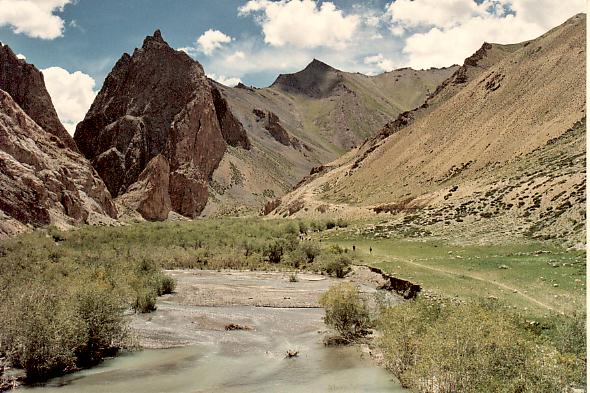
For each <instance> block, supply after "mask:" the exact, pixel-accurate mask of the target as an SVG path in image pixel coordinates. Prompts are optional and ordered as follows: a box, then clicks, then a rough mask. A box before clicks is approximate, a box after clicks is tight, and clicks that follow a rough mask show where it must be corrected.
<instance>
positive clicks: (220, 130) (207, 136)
mask: <svg viewBox="0 0 590 393" xmlns="http://www.w3.org/2000/svg"><path fill="white" fill-rule="evenodd" d="M74 139H75V141H76V143H77V144H78V147H79V149H80V151H81V152H82V153H83V154H84V155H85V156H86V157H87V158H88V159H90V160H91V161H92V164H93V165H94V167H95V168H96V170H97V171H98V173H99V174H100V176H101V177H102V178H103V179H104V181H105V183H106V185H107V187H108V188H109V191H110V192H111V194H113V195H114V196H120V195H123V194H125V193H127V192H131V191H133V192H134V193H135V194H137V190H138V189H143V190H145V192H146V193H156V194H158V195H161V194H162V193H163V192H167V193H168V195H169V199H170V203H171V204H170V207H171V209H172V210H174V211H175V212H177V213H180V214H182V215H184V216H187V217H195V216H197V215H199V213H200V212H201V211H202V210H203V208H204V206H205V204H206V203H207V199H208V181H209V179H210V178H211V175H212V173H213V171H214V170H215V169H216V168H217V166H218V165H219V162H220V161H221V159H222V157H223V155H224V153H225V150H226V147H227V144H229V145H232V146H240V147H242V148H245V149H249V148H250V141H249V140H248V137H247V135H246V132H245V130H244V128H243V127H242V125H241V123H240V122H239V121H238V120H237V119H236V118H235V117H234V116H233V114H232V113H231V111H230V110H229V108H228V105H227V102H226V101H225V99H224V98H223V97H222V96H221V95H220V94H219V92H218V91H217V90H216V88H215V87H214V86H213V85H212V84H211V83H210V81H209V80H208V79H207V77H206V75H205V73H204V71H203V68H202V67H201V65H200V64H199V63H198V62H196V61H194V60H193V59H191V58H190V57H189V56H188V55H187V54H186V53H184V52H181V51H176V50H174V49H172V48H171V47H170V46H169V45H168V44H167V43H166V42H165V41H164V39H163V38H162V36H161V34H160V32H159V31H156V32H155V33H154V35H153V36H148V37H146V39H145V40H144V42H143V46H142V47H141V48H140V49H136V50H135V51H134V53H133V55H131V56H129V55H128V54H124V55H123V56H122V57H121V59H120V60H119V61H118V62H117V64H116V65H115V67H114V68H113V70H112V71H111V73H110V74H109V76H108V77H107V79H106V81H105V83H104V85H103V88H102V89H101V91H100V92H99V94H98V96H97V97H96V100H95V101H94V103H93V104H92V107H91V108H90V111H89V112H88V113H87V115H86V117H85V119H84V120H83V121H82V122H81V123H80V124H79V125H78V127H77V129H76V133H75V136H74ZM158 155H162V159H164V160H165V161H166V163H167V165H168V167H169V180H168V182H163V181H159V182H157V187H147V188H146V187H143V188H142V187H138V186H134V183H135V182H137V181H140V180H141V179H140V175H141V178H142V179H143V180H145V178H147V177H150V176H152V177H154V178H160V177H161V174H154V175H149V174H148V173H144V171H145V170H154V171H155V170H161V169H162V167H163V165H162V163H160V165H153V166H148V163H149V162H150V161H151V160H153V159H154V158H155V157H156V156H158ZM143 180H141V181H143ZM161 187H167V190H164V191H163V190H162V189H161ZM145 198H148V199H149V196H147V195H146V196H145ZM135 199H137V196H136V197H135ZM122 200H125V198H122ZM155 200H161V198H156V199H155ZM152 210H153V209H152ZM156 210H158V209H156ZM140 212H141V210H140ZM142 214H143V215H144V218H147V219H162V218H163V217H164V216H165V214H163V211H159V213H158V214H144V213H142Z"/></svg>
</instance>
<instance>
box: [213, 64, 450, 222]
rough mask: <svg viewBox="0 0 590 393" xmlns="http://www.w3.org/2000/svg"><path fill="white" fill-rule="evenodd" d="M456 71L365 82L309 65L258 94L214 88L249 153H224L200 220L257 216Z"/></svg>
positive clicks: (405, 72)
mask: <svg viewBox="0 0 590 393" xmlns="http://www.w3.org/2000/svg"><path fill="white" fill-rule="evenodd" d="M457 68H458V67H449V68H445V69H430V70H419V71H415V70H411V69H401V70H396V71H392V72H389V73H384V74H381V75H377V76H367V75H362V74H352V73H346V72H342V71H339V70H336V69H334V68H332V67H330V66H328V65H326V64H324V63H322V62H320V61H318V60H314V61H313V62H312V63H310V64H309V65H308V66H307V67H306V68H305V69H304V70H302V71H300V72H298V73H295V74H288V75H281V76H279V77H278V78H277V80H276V81H275V83H273V85H272V86H271V87H268V88H264V89H256V88H249V87H246V86H244V85H239V86H238V87H236V88H228V87H225V86H222V85H219V84H216V86H217V89H218V90H219V91H221V92H222V94H223V96H224V97H225V98H226V99H227V101H228V102H229V106H230V109H231V111H232V113H234V114H235V116H236V118H237V119H239V121H240V122H241V123H242V124H243V126H244V128H245V129H246V130H247V132H248V137H249V139H250V140H251V142H252V147H253V148H252V149H250V150H248V151H243V150H240V149H233V148H229V149H228V150H227V152H226V155H225V156H224V158H223V159H222V161H221V163H220V165H219V167H218V169H217V170H216V171H215V173H214V174H213V181H212V182H211V187H210V195H212V197H211V198H210V200H209V203H208V205H207V207H206V209H205V211H204V214H215V213H219V212H221V213H224V212H235V211H236V210H241V209H244V208H245V209H252V208H255V209H258V208H259V207H260V206H261V205H262V204H264V202H265V201H267V200H268V199H272V198H274V197H275V196H280V195H283V194H284V193H285V192H286V191H288V190H289V189H291V188H292V187H293V186H294V185H295V184H296V183H297V182H299V181H300V180H301V179H302V178H303V177H304V176H306V175H308V174H309V172H310V170H311V169H312V168H313V167H317V166H320V165H321V164H325V163H327V162H330V161H331V160H333V159H335V158H337V157H338V156H339V155H340V154H342V153H343V152H345V151H347V150H348V149H349V148H350V147H352V146H354V145H356V144H357V143H359V142H360V141H361V140H362V139H364V138H365V137H366V136H368V135H374V134H375V132H376V131H377V130H379V128H380V127H381V126H382V125H383V124H384V123H385V122H387V121H389V120H392V119H394V118H395V117H397V116H398V115H399V114H400V113H401V112H403V111H407V110H409V109H411V108H413V107H415V106H416V105H418V104H420V103H421V102H422V101H423V100H424V99H425V98H426V96H427V95H428V94H430V93H431V92H433V91H434V90H435V89H436V86H438V85H439V84H440V83H441V82H442V81H443V80H445V79H446V78H448V77H449V76H450V75H451V74H453V72H454V71H455V70H456V69H457Z"/></svg>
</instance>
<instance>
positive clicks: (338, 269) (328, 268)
mask: <svg viewBox="0 0 590 393" xmlns="http://www.w3.org/2000/svg"><path fill="white" fill-rule="evenodd" d="M318 263H319V268H320V271H322V272H326V273H327V274H328V275H330V276H335V277H337V278H344V277H345V276H346V275H347V274H348V273H349V272H350V270H351V265H352V260H351V259H350V258H349V257H348V256H346V255H333V254H324V255H321V257H320V259H319V261H318Z"/></svg>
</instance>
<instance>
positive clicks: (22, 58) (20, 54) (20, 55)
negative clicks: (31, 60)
mask: <svg viewBox="0 0 590 393" xmlns="http://www.w3.org/2000/svg"><path fill="white" fill-rule="evenodd" d="M16 58H17V59H21V60H27V56H25V55H23V54H22V53H19V54H18V55H16Z"/></svg>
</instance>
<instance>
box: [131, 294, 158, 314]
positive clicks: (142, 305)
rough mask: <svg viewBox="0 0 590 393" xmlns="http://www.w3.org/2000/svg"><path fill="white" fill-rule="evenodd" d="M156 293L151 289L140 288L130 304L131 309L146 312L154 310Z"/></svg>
mask: <svg viewBox="0 0 590 393" xmlns="http://www.w3.org/2000/svg"><path fill="white" fill-rule="evenodd" d="M157 297H158V296H157V293H156V292H155V291H154V290H152V289H145V288H140V289H138V290H137V292H136V293H135V299H134V300H133V303H132V304H131V308H133V311H135V312H140V313H148V312H152V311H156V300H157Z"/></svg>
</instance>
